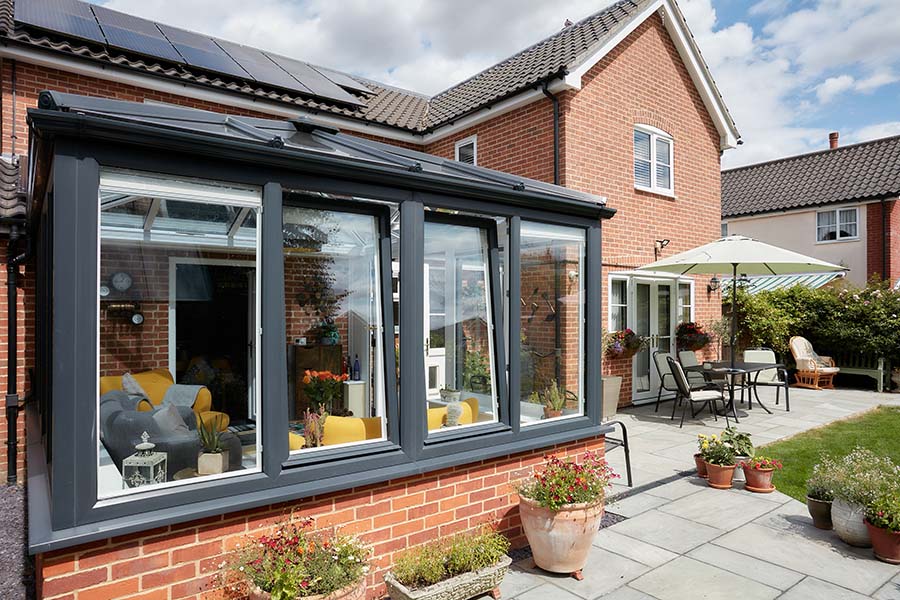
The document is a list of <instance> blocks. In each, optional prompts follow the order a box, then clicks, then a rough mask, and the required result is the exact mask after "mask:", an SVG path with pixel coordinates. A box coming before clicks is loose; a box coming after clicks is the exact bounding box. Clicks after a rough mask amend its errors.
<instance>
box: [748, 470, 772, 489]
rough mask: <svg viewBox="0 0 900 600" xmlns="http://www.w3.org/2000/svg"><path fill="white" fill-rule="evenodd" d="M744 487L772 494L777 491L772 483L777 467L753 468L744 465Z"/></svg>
mask: <svg viewBox="0 0 900 600" xmlns="http://www.w3.org/2000/svg"><path fill="white" fill-rule="evenodd" d="M743 471H744V478H745V479H746V483H744V489H746V490H750V491H751V492H756V493H757V494H771V493H772V492H774V491H775V486H774V485H772V476H773V475H775V469H751V468H750V467H744V468H743Z"/></svg>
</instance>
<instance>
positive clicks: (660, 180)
mask: <svg viewBox="0 0 900 600" xmlns="http://www.w3.org/2000/svg"><path fill="white" fill-rule="evenodd" d="M656 187H658V188H662V189H664V190H670V189H672V168H671V167H664V166H662V165H656Z"/></svg>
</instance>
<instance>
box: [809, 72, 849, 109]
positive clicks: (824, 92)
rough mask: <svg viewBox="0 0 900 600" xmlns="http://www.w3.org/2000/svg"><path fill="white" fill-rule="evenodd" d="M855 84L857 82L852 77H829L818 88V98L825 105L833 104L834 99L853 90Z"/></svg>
mask: <svg viewBox="0 0 900 600" xmlns="http://www.w3.org/2000/svg"><path fill="white" fill-rule="evenodd" d="M855 82H856V80H855V79H853V77H851V76H850V75H838V76H837V77H829V78H828V79H826V80H825V81H823V82H822V83H820V84H819V85H817V86H816V96H818V97H819V102H821V103H823V104H824V103H826V102H831V100H832V98H834V97H835V96H837V95H839V94H842V93H843V92H846V91H847V90H849V89H850V88H852V87H853V84H854V83H855Z"/></svg>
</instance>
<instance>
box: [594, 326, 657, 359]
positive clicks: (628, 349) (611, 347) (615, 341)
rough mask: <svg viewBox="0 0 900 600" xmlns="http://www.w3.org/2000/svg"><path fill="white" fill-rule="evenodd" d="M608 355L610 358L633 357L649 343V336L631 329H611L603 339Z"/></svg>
mask: <svg viewBox="0 0 900 600" xmlns="http://www.w3.org/2000/svg"><path fill="white" fill-rule="evenodd" d="M603 342H604V344H603V345H604V346H605V350H606V356H608V357H609V358H626V359H627V358H631V357H633V356H634V355H635V354H637V353H638V352H640V351H641V348H643V347H644V346H646V345H647V342H648V338H646V337H643V336H640V335H638V334H636V333H635V332H634V331H632V330H631V329H622V330H620V331H611V332H609V333H607V334H606V335H605V336H604V339H603Z"/></svg>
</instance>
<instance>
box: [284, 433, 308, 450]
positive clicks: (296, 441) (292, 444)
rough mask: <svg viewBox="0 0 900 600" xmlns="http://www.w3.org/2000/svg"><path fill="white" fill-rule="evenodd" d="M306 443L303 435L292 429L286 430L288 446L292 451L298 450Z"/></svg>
mask: <svg viewBox="0 0 900 600" xmlns="http://www.w3.org/2000/svg"><path fill="white" fill-rule="evenodd" d="M305 445H306V440H305V439H303V436H302V435H300V434H297V433H294V432H293V431H289V432H288V448H290V449H291V451H292V452H293V451H294V450H300V449H301V448H303V446H305Z"/></svg>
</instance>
